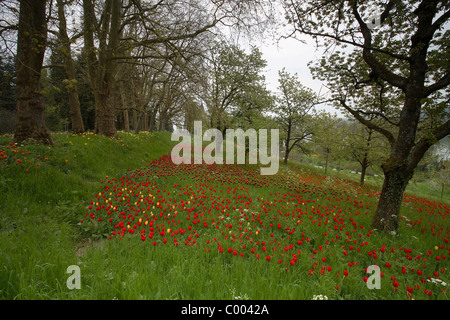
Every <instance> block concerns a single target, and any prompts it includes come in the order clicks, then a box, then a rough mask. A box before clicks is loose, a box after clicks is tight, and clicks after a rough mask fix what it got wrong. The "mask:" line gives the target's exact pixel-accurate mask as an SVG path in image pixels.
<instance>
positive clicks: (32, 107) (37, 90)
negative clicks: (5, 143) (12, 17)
mask: <svg viewBox="0 0 450 320" xmlns="http://www.w3.org/2000/svg"><path fill="white" fill-rule="evenodd" d="M46 40H47V18H46V1H33V0H21V1H20V14H19V27H18V35H17V56H16V59H17V60H16V64H17V67H16V70H17V78H16V79H17V80H16V81H17V82H16V89H17V114H16V128H15V132H14V141H15V142H16V143H20V142H23V141H27V140H35V141H36V142H38V143H44V144H50V145H53V144H54V142H53V139H52V137H51V135H50V132H49V131H48V129H47V127H46V125H45V103H44V99H43V97H42V94H41V84H40V80H41V69H42V63H43V59H44V53H45V48H46Z"/></svg>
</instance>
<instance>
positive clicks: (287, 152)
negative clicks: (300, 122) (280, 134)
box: [283, 119, 292, 165]
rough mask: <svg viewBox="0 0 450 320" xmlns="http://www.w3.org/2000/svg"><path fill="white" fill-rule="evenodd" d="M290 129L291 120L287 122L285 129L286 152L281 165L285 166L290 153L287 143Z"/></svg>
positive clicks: (289, 138) (289, 139)
mask: <svg viewBox="0 0 450 320" xmlns="http://www.w3.org/2000/svg"><path fill="white" fill-rule="evenodd" d="M291 128H292V121H291V119H289V120H288V127H287V133H286V134H287V137H286V152H285V154H284V161H283V163H284V164H285V165H286V164H287V163H288V158H289V153H290V152H291V149H290V148H289V141H291Z"/></svg>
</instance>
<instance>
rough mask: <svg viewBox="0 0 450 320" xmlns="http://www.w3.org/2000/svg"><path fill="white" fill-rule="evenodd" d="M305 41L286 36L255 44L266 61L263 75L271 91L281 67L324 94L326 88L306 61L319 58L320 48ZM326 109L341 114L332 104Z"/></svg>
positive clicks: (307, 85) (274, 89)
mask: <svg viewBox="0 0 450 320" xmlns="http://www.w3.org/2000/svg"><path fill="white" fill-rule="evenodd" d="M304 39H305V41H306V43H303V42H300V41H299V40H296V39H293V38H288V39H281V40H279V41H278V43H276V41H272V42H268V43H267V44H255V45H256V46H257V47H258V48H259V49H260V50H261V52H262V54H263V58H264V59H265V60H266V61H267V67H266V68H265V73H264V75H265V77H266V83H267V88H268V89H269V90H270V91H272V92H277V91H278V89H277V87H278V85H279V84H278V71H279V70H282V69H283V68H285V69H286V71H287V72H288V73H290V74H292V75H293V74H295V73H297V75H298V78H299V80H300V82H301V83H302V84H303V85H304V86H306V87H309V88H311V89H312V90H313V91H314V92H315V93H317V94H319V93H320V94H321V95H323V94H325V93H326V92H327V90H326V88H325V87H323V85H322V82H321V81H320V80H317V79H316V80H314V79H313V77H312V75H311V72H310V70H309V68H308V62H310V61H313V60H317V59H319V58H321V56H322V51H321V48H316V46H315V44H314V43H313V42H312V40H311V39H308V38H304ZM323 107H324V108H325V110H326V111H328V112H330V113H332V114H334V113H336V114H338V115H341V113H340V112H339V111H338V110H337V109H335V108H333V107H332V106H323Z"/></svg>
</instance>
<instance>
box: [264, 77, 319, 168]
mask: <svg viewBox="0 0 450 320" xmlns="http://www.w3.org/2000/svg"><path fill="white" fill-rule="evenodd" d="M278 76H279V78H278V82H279V84H280V85H279V87H278V90H279V94H278V96H277V97H276V106H275V110H273V111H274V113H275V121H277V122H278V124H279V126H280V128H281V130H282V137H283V139H284V141H285V155H284V164H287V161H288V158H289V154H290V152H291V151H292V150H293V148H295V147H297V148H300V149H302V150H303V151H304V152H306V148H305V143H306V142H308V141H309V140H310V138H311V136H312V134H313V126H312V121H311V114H310V112H311V111H313V107H314V105H315V103H316V95H315V93H314V92H313V91H312V90H311V89H309V88H306V87H305V86H303V85H302V84H301V83H300V81H299V80H298V75H297V74H295V75H290V74H289V73H288V72H286V71H285V69H283V70H281V71H279V72H278Z"/></svg>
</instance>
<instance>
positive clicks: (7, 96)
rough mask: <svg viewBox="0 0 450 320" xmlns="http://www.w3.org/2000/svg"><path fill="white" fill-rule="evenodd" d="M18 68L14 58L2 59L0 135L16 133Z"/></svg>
mask: <svg viewBox="0 0 450 320" xmlns="http://www.w3.org/2000/svg"><path fill="white" fill-rule="evenodd" d="M15 75H16V67H15V63H14V59H13V57H8V56H3V57H0V134H3V133H11V132H14V117H15V112H16V84H15V82H16V79H15Z"/></svg>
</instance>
